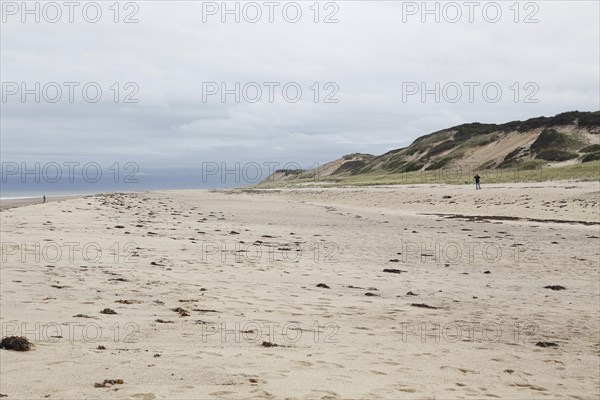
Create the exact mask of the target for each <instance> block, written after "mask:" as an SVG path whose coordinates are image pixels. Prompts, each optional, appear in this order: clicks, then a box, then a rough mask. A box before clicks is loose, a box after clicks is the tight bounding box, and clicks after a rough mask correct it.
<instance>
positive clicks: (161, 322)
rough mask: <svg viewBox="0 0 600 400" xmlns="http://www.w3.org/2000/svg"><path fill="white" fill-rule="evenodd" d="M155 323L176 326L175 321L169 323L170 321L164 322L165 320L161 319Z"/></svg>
mask: <svg viewBox="0 0 600 400" xmlns="http://www.w3.org/2000/svg"><path fill="white" fill-rule="evenodd" d="M155 321H156V322H158V323H159V324H174V322H173V321H168V320H164V319H160V318H158V319H156V320H155Z"/></svg>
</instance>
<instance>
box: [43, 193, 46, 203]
mask: <svg viewBox="0 0 600 400" xmlns="http://www.w3.org/2000/svg"><path fill="white" fill-rule="evenodd" d="M43 199H44V203H45V202H46V195H44V197H43Z"/></svg>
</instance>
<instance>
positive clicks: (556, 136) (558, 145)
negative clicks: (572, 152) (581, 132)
mask: <svg viewBox="0 0 600 400" xmlns="http://www.w3.org/2000/svg"><path fill="white" fill-rule="evenodd" d="M579 144H580V143H579V142H578V141H577V140H575V139H573V138H572V137H570V136H568V135H565V134H564V133H560V132H557V131H555V130H554V129H544V130H543V131H542V133H540V135H539V136H538V138H537V139H536V140H535V142H533V143H532V144H531V150H532V151H534V152H536V153H539V152H540V151H542V150H553V149H563V150H564V149H569V148H573V147H576V146H577V145H579Z"/></svg>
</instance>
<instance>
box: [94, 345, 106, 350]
mask: <svg viewBox="0 0 600 400" xmlns="http://www.w3.org/2000/svg"><path fill="white" fill-rule="evenodd" d="M96 349H97V350H106V347H104V346H102V345H100V346H98V347H96Z"/></svg>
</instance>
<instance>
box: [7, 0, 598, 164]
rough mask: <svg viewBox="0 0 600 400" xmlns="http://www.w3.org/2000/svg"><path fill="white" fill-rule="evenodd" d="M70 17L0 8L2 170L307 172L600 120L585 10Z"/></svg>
mask: <svg viewBox="0 0 600 400" xmlns="http://www.w3.org/2000/svg"><path fill="white" fill-rule="evenodd" d="M76 3H77V4H76V5H75V6H74V7H73V8H69V7H68V6H65V5H64V3H63V2H56V3H52V4H50V5H47V4H46V3H45V2H34V1H30V2H28V3H27V7H28V9H29V10H33V11H32V12H30V13H27V12H26V11H27V10H24V9H23V5H22V3H21V2H20V1H18V2H11V1H2V25H1V39H0V42H1V43H0V44H1V52H2V57H1V65H0V67H1V81H2V104H1V107H2V110H1V111H2V112H1V150H0V151H1V157H2V161H3V162H7V161H10V162H17V163H21V162H28V163H31V162H38V161H39V162H42V163H43V162H48V161H55V162H59V163H62V162H83V163H85V162H88V161H95V162H99V163H101V164H102V166H103V167H108V166H110V165H111V164H113V163H114V162H119V163H125V162H128V161H129V162H135V163H137V165H139V167H140V173H151V172H152V173H156V171H163V172H165V173H167V174H168V173H169V171H182V170H183V171H185V170H188V171H189V170H197V169H198V168H200V166H201V164H202V163H228V165H234V164H235V163H236V162H239V163H242V164H243V163H248V162H256V163H259V164H263V163H279V164H280V165H285V164H286V163H297V164H300V165H302V166H310V165H314V164H318V163H324V162H326V161H330V160H332V159H335V158H338V157H340V156H341V155H344V154H347V153H351V152H365V153H372V154H381V153H383V152H386V151H388V150H391V149H394V148H399V147H404V146H406V145H408V144H410V142H411V141H412V140H414V139H415V138H417V137H418V136H420V135H423V134H427V133H430V132H432V131H435V130H439V129H443V128H447V127H450V126H453V125H457V124H460V123H464V122H473V121H478V122H496V123H501V122H507V121H511V120H515V119H527V118H530V117H535V116H540V115H546V116H550V115H554V114H557V113H560V112H563V111H569V110H580V111H593V110H598V109H600V104H599V102H600V93H599V87H600V82H599V79H600V78H599V76H600V71H599V68H600V67H599V59H600V56H599V49H600V43H599V41H600V40H599V38H600V26H599V24H600V23H599V18H600V10H599V2H597V1H536V2H515V1H498V2H475V4H474V5H472V6H469V5H468V4H467V3H466V2H460V1H459V2H427V3H426V4H427V6H426V7H427V9H424V3H423V2H421V1H419V2H401V1H335V2H326V1H322V2H319V3H317V4H315V2H314V1H298V2H296V3H293V2H283V1H282V2H270V3H269V2H261V1H259V2H235V1H229V2H227V3H226V4H224V3H222V2H220V1H219V2H201V1H135V2H120V3H119V4H118V7H115V5H114V2H113V1H98V2H96V3H90V2H76ZM224 7H226V8H227V9H224ZM436 10H437V11H436ZM227 11H229V12H227ZM427 11H430V12H429V13H428V12H427ZM436 14H437V15H436ZM36 18H39V22H37V21H36ZM70 19H71V20H72V22H70ZM236 19H237V21H236ZM436 19H437V21H436ZM53 21H54V22H53ZM94 21H96V22H94ZM115 21H117V22H115ZM126 21H127V22H128V23H126ZM65 82H66V83H65ZM36 84H38V85H39V86H36ZM84 87H85V88H86V89H85V92H84V90H83V88H84ZM284 88H285V89H284ZM98 89H100V90H101V91H102V93H101V94H99V92H98ZM223 89H225V92H223ZM71 91H72V92H71ZM70 95H71V96H70ZM36 96H37V97H39V98H38V99H36ZM70 97H71V98H70ZM236 97H237V98H236ZM36 100H39V102H36ZM96 100H97V101H96ZM219 165H222V164H219Z"/></svg>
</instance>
